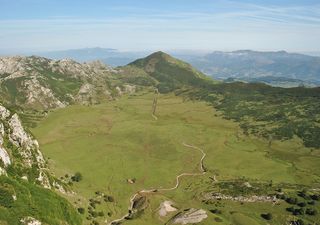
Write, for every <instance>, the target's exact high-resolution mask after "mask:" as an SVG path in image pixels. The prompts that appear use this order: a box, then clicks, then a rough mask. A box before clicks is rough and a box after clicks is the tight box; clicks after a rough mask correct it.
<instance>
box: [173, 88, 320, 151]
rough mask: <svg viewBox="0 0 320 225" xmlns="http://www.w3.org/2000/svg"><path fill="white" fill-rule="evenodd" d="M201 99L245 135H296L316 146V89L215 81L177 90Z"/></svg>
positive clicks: (319, 114) (319, 112)
mask: <svg viewBox="0 0 320 225" xmlns="http://www.w3.org/2000/svg"><path fill="white" fill-rule="evenodd" d="M177 94H181V95H187V96H189V97H190V98H192V99H200V100H205V101H208V102H210V103H212V105H213V106H214V107H215V108H216V109H218V110H219V111H221V112H222V113H223V115H224V117H225V118H227V119H232V120H234V121H236V122H239V123H240V126H241V128H242V129H243V130H244V132H245V133H247V134H254V135H257V136H260V137H263V138H266V139H268V140H269V141H270V145H271V144H272V140H274V139H277V140H288V139H292V138H294V136H297V137H299V138H301V139H302V140H303V143H304V145H305V146H306V147H313V148H320V142H319V140H320V125H319V122H320V88H312V89H308V88H302V87H300V88H290V89H283V88H274V87H270V86H267V85H264V84H245V83H239V82H237V83H230V84H225V83H221V84H215V85H211V86H209V85H208V86H207V87H206V88H202V89H189V90H183V91H178V92H177Z"/></svg>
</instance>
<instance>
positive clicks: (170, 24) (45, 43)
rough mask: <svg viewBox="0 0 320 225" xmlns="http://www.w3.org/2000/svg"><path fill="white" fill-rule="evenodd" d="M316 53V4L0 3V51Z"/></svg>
mask: <svg viewBox="0 0 320 225" xmlns="http://www.w3.org/2000/svg"><path fill="white" fill-rule="evenodd" d="M86 47H104V48H115V49H119V50H123V51H128V50H132V51H145V50H183V49H186V50H201V51H211V50H222V51H232V50H239V49H252V50H262V51H273V50H286V51H290V52H317V51H319V52H320V0H299V1H298V0H237V1H236V0H0V53H1V52H2V53H8V52H27V51H52V50H64V49H76V48H86Z"/></svg>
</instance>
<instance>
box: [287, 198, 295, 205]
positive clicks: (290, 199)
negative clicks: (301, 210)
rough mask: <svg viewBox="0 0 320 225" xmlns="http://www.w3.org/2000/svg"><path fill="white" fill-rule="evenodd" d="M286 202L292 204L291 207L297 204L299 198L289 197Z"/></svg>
mask: <svg viewBox="0 0 320 225" xmlns="http://www.w3.org/2000/svg"><path fill="white" fill-rule="evenodd" d="M286 202H287V203H289V204H291V205H295V204H297V202H298V199H297V198H292V197H288V198H286Z"/></svg>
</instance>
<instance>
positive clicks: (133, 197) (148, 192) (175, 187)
mask: <svg viewBox="0 0 320 225" xmlns="http://www.w3.org/2000/svg"><path fill="white" fill-rule="evenodd" d="M182 145H183V146H185V147H187V148H193V149H195V150H199V151H200V152H201V153H202V157H201V159H200V163H199V167H200V168H199V169H200V173H182V174H179V175H178V176H176V184H175V186H173V187H171V188H159V189H150V190H145V189H144V190H141V191H138V192H136V193H135V194H134V195H133V196H132V197H131V198H130V206H129V209H128V213H127V214H125V215H124V216H123V217H121V218H119V219H116V220H113V221H111V222H110V223H109V224H108V225H118V224H120V223H121V222H122V221H124V220H125V219H126V218H128V217H130V216H131V213H132V211H133V206H134V200H135V198H136V197H137V196H139V195H141V194H150V193H156V192H164V191H173V190H175V189H177V188H178V187H179V185H180V179H181V178H182V177H187V176H202V175H204V174H206V172H207V171H206V169H205V167H204V163H203V161H204V159H205V157H206V153H205V152H204V151H203V150H202V149H201V148H198V147H196V146H193V145H188V144H186V143H184V142H183V143H182Z"/></svg>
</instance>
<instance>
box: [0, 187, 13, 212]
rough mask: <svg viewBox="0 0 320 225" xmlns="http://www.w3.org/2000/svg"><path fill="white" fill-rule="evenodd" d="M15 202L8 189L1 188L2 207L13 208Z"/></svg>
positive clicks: (0, 201) (0, 203)
mask: <svg viewBox="0 0 320 225" xmlns="http://www.w3.org/2000/svg"><path fill="white" fill-rule="evenodd" d="M13 202H14V200H13V197H12V193H11V192H10V191H9V190H8V189H6V188H4V187H0V205H1V206H4V207H6V208H10V207H12V205H13Z"/></svg>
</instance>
